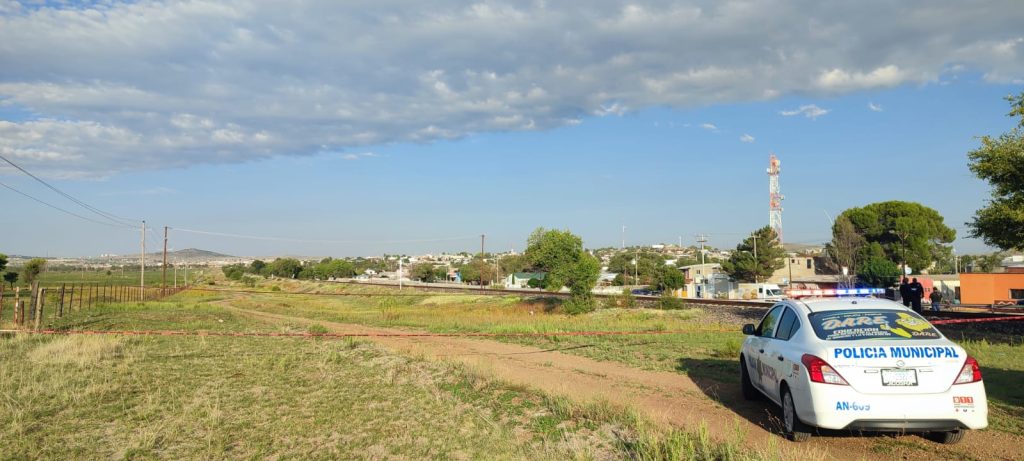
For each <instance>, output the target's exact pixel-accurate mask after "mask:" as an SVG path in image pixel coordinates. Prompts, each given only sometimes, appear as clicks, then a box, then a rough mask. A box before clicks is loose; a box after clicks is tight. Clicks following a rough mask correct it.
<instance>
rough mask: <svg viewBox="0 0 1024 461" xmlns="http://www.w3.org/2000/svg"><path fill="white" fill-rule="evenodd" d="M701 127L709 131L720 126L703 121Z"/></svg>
mask: <svg viewBox="0 0 1024 461" xmlns="http://www.w3.org/2000/svg"><path fill="white" fill-rule="evenodd" d="M700 127H701V128H703V129H705V130H708V131H718V127H717V126H715V124H714V123H701V124H700Z"/></svg>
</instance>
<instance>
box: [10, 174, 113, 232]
mask: <svg viewBox="0 0 1024 461" xmlns="http://www.w3.org/2000/svg"><path fill="white" fill-rule="evenodd" d="M0 186H3V187H6V188H7V189H10V190H11V191H12V192H14V193H16V194H19V195H21V196H23V197H26V198H28V199H31V200H35V201H36V202H39V203H41V204H43V205H46V206H48V207H50V208H53V209H54V210H57V211H60V212H63V213H67V214H69V215H71V216H74V217H76V218H80V219H84V220H86V221H89V222H93V223H96V224H102V225H104V226H110V227H119V228H124V229H131V228H132V227H131V226H128V225H125V224H112V223H109V222H104V221H97V220H95V219H92V218H89V217H86V216H82V215H80V214H78V213H75V212H72V211H68V210H65V209H63V208H61V207H59V206H57V205H53V204H51V203H47V202H44V201H42V200H40V199H37V198H35V197H33V196H31V195H28V194H26V193H24V192H22V191H20V190H18V189H15V188H13V187H11V186H9V185H7V184H4V183H2V182H0Z"/></svg>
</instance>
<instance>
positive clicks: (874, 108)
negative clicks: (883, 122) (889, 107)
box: [868, 102, 882, 112]
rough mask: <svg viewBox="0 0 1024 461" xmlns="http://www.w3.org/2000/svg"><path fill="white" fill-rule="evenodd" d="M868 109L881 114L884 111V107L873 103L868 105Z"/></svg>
mask: <svg viewBox="0 0 1024 461" xmlns="http://www.w3.org/2000/svg"><path fill="white" fill-rule="evenodd" d="M868 109H871V111H872V112H881V111H882V105H881V104H875V103H873V102H869V103H868Z"/></svg>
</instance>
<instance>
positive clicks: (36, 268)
mask: <svg viewBox="0 0 1024 461" xmlns="http://www.w3.org/2000/svg"><path fill="white" fill-rule="evenodd" d="M45 267H46V260H45V259H43V258H32V259H30V260H29V261H28V262H27V263H25V267H22V268H21V279H22V280H24V281H25V283H32V282H35V281H36V279H37V278H39V274H41V273H42V272H43V269H44V268H45Z"/></svg>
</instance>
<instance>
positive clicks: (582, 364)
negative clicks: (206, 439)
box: [221, 302, 1024, 461]
mask: <svg viewBox="0 0 1024 461" xmlns="http://www.w3.org/2000/svg"><path fill="white" fill-rule="evenodd" d="M221 305H223V306H224V307H226V308H228V309H230V310H232V311H235V312H238V313H241V314H244V315H247V316H251V317H253V318H258V319H261V320H264V321H268V322H273V323H282V322H288V323H293V324H299V325H308V324H312V323H318V324H320V325H323V326H325V327H326V328H328V329H329V330H331V331H332V332H339V333H340V332H345V333H401V332H408V331H407V330H397V329H388V328H375V327H367V326H364V325H353V324H343V323H333V322H324V321H320V320H315V321H314V320H309V319H306V318H302V317H293V316H286V315H280V314H271V313H265V312H259V311H253V310H248V309H240V308H236V307H232V306H230V304H228V303H227V302H222V304H221ZM370 339H371V340H373V341H375V342H377V343H379V344H382V345H384V346H385V347H387V348H389V349H392V350H394V351H396V352H399V353H403V354H408V355H412V356H417V357H424V358H427V359H432V360H450V361H454V362H460V363H463V364H466V365H469V366H470V367H473V368H474V369H476V370H480V371H483V372H485V373H489V374H491V375H493V376H494V377H496V378H498V379H501V380H504V381H507V382H511V383H516V384H522V385H527V386H531V387H534V388H537V389H540V390H542V391H544V392H547V393H550V394H554V395H560V396H565V397H568V398H570V399H573V400H575V401H580V402H587V401H594V400H598V401H601V400H604V401H609V402H614V403H621V404H625V405H630V406H633V407H634V408H637V409H639V410H640V411H642V412H644V413H645V414H647V415H648V416H650V417H651V418H653V419H655V420H658V421H661V422H664V423H668V424H673V425H676V426H679V427H683V428H686V429H690V430H696V429H698V427H699V426H700V425H701V424H705V425H706V426H707V428H708V430H709V432H710V434H711V436H712V437H714V438H716V439H719V440H735V438H736V437H737V435H738V434H742V436H743V440H744V443H745V445H747V446H748V447H750V448H753V449H764V448H766V447H768V446H769V443H772V444H775V445H778V446H781V448H782V450H784V451H785V453H786V457H787V458H798V459H853V460H859V459H908V460H916V459H921V460H929V461H931V460H936V459H1005V460H1014V459H1022V454H1021V447H1024V437H1019V436H1014V435H1010V434H1006V433H1002V432H996V431H979V432H972V433H970V434H968V436H967V437H966V438H965V441H964V442H962V443H961V444H958V445H954V446H944V445H939V444H936V443H933V442H930V441H928V440H925V439H922V438H921V437H918V436H913V435H906V436H880V435H875V436H866V437H861V436H851V435H846V434H841V433H836V434H828V435H826V436H818V437H814V438H812V440H811V441H810V442H807V443H803V444H794V443H791V442H788V441H786V440H784V439H783V438H781V437H779V436H778V435H777V434H778V432H779V427H780V425H779V422H778V418H777V416H775V415H776V414H777V412H776V411H775V410H774V409H773V408H771V406H770V405H769V404H768V403H766V402H746V401H744V400H743V399H742V397H740V393H739V390H738V389H737V388H736V386H723V385H721V384H719V383H716V382H711V381H701V380H700V379H699V378H697V379H696V381H695V380H694V379H691V377H689V376H687V375H683V374H678V373H668V372H655V371H645V370H640V369H636V368H632V367H628V366H626V365H622V364H618V363H615V362H599V361H595V360H592V359H588V358H584V357H579V356H575V355H570V354H565V353H561V352H558V351H556V350H542V349H538V348H535V347H528V346H521V345H516V344H506V343H501V342H497V341H489V340H480V339H466V338H451V337H436V338H435V337H419V338H387V337H383V338H370Z"/></svg>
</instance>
